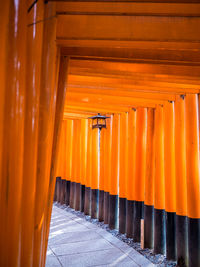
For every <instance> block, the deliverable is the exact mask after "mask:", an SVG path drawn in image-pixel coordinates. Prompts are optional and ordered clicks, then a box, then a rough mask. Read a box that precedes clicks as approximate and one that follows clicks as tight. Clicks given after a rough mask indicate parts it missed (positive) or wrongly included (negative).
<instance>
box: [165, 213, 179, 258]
mask: <svg viewBox="0 0 200 267" xmlns="http://www.w3.org/2000/svg"><path fill="white" fill-rule="evenodd" d="M165 218H166V255H167V259H168V260H176V213H175V212H166V213H165Z"/></svg>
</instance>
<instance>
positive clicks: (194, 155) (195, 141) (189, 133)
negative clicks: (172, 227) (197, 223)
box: [185, 94, 200, 218]
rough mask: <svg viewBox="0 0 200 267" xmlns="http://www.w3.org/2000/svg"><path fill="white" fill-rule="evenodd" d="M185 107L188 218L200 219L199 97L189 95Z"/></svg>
mask: <svg viewBox="0 0 200 267" xmlns="http://www.w3.org/2000/svg"><path fill="white" fill-rule="evenodd" d="M185 105H186V166H187V167H186V173H187V211H188V217H190V218H200V179H199V178H200V177H199V170H200V168H199V120H198V113H199V110H198V109H199V106H198V95H196V94H187V95H186V97H185Z"/></svg>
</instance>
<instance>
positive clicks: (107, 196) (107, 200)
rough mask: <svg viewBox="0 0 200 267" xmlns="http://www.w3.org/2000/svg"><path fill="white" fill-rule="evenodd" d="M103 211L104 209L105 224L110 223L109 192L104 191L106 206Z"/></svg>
mask: <svg viewBox="0 0 200 267" xmlns="http://www.w3.org/2000/svg"><path fill="white" fill-rule="evenodd" d="M103 211H104V215H103V217H104V223H105V224H108V218H109V216H108V214H109V192H104V208H103Z"/></svg>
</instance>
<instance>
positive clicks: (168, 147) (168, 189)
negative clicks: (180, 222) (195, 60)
mask: <svg viewBox="0 0 200 267" xmlns="http://www.w3.org/2000/svg"><path fill="white" fill-rule="evenodd" d="M163 111H164V162H165V164H164V171H165V212H166V215H165V216H166V255H167V259H168V260H176V179H175V114H174V102H173V101H168V102H166V103H165V105H164V110H163Z"/></svg>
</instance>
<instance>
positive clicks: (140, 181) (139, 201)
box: [133, 108, 147, 242]
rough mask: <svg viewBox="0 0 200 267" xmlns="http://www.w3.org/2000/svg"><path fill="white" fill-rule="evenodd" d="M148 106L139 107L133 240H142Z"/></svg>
mask: <svg viewBox="0 0 200 267" xmlns="http://www.w3.org/2000/svg"><path fill="white" fill-rule="evenodd" d="M146 140H147V108H138V109H137V119H136V161H135V179H134V180H135V181H134V182H135V185H134V196H135V202H134V217H133V240H134V241H135V242H140V237H141V219H142V218H143V211H144V185H145V175H146Z"/></svg>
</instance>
